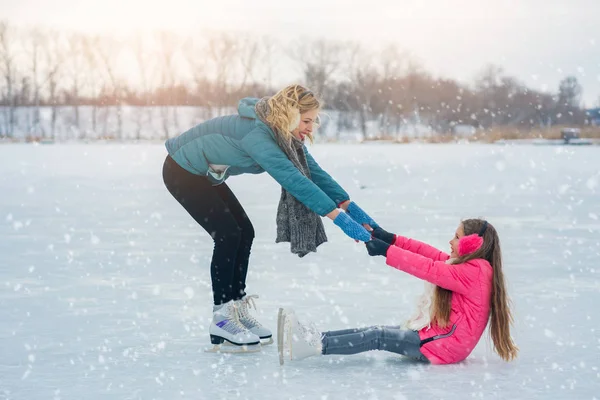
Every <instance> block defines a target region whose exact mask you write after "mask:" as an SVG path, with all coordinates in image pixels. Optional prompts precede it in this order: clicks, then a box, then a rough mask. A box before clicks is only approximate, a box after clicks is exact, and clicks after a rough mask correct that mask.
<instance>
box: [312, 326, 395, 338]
mask: <svg viewBox="0 0 600 400" xmlns="http://www.w3.org/2000/svg"><path fill="white" fill-rule="evenodd" d="M373 328H374V327H372V326H366V327H363V328H352V329H341V330H339V331H327V332H323V333H322V335H323V336H327V337H333V336H342V335H348V334H350V333H358V332H364V331H366V330H369V329H373ZM386 328H390V329H400V326H386Z"/></svg>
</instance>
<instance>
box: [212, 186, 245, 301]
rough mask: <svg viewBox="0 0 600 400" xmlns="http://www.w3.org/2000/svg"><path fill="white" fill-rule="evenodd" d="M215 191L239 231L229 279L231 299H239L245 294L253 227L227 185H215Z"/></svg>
mask: <svg viewBox="0 0 600 400" xmlns="http://www.w3.org/2000/svg"><path fill="white" fill-rule="evenodd" d="M215 188H216V190H217V193H218V194H219V196H220V197H221V199H222V200H223V202H224V203H225V204H226V205H227V208H228V211H229V213H230V214H231V215H232V216H233V218H234V219H235V221H236V222H237V225H238V227H239V228H240V229H241V232H240V244H239V246H238V251H237V253H236V255H235V264H234V267H233V279H232V281H231V286H232V289H231V294H232V296H233V300H239V299H241V298H242V297H244V296H245V295H246V291H245V290H246V276H247V274H248V262H249V260H250V250H251V248H252V241H253V240H254V227H253V226H252V222H250V218H248V215H247V214H246V211H244V208H243V207H242V205H241V204H240V202H239V201H238V199H237V198H236V197H235V195H234V194H233V192H232V191H231V189H229V186H227V185H226V184H224V183H223V184H221V185H219V186H215Z"/></svg>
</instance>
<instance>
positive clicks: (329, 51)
mask: <svg viewBox="0 0 600 400" xmlns="http://www.w3.org/2000/svg"><path fill="white" fill-rule="evenodd" d="M345 48H346V46H345V45H344V44H343V43H341V42H335V41H329V40H325V39H318V40H315V41H308V40H302V41H299V42H297V43H296V44H295V45H294V46H293V47H292V49H293V50H292V51H290V53H289V54H290V56H291V58H292V59H293V61H295V62H296V63H298V64H299V65H300V67H301V70H302V73H303V75H304V80H305V82H306V85H307V86H308V87H310V88H311V89H312V90H314V91H315V92H317V93H319V94H320V95H323V93H325V87H326V86H327V85H328V84H330V79H331V78H332V76H333V74H334V73H335V72H337V71H338V69H339V68H340V65H341V64H342V58H343V52H344V49H345Z"/></svg>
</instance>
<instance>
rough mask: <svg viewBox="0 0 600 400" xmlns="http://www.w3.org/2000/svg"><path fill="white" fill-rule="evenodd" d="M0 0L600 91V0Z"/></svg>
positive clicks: (30, 8)
mask: <svg viewBox="0 0 600 400" xmlns="http://www.w3.org/2000/svg"><path fill="white" fill-rule="evenodd" d="M350 4H351V2H350V1H349V0H304V1H294V2H291V1H289V0H212V1H207V0H162V1H153V0H101V1H100V0H0V19H5V20H7V21H9V22H11V23H13V24H15V25H24V26H32V25H37V24H41V25H44V26H47V27H55V28H67V29H70V30H81V31H87V32H89V31H94V32H121V33H128V32H131V31H134V30H139V29H144V30H147V29H154V28H157V29H169V30H177V31H180V32H183V33H189V32H197V31H198V30H199V29H202V28H204V29H214V30H224V31H229V32H240V34H243V33H244V32H248V33H252V34H270V35H273V36H281V37H282V38H284V39H290V38H294V37H302V36H315V37H324V38H330V39H341V40H359V41H362V42H364V43H367V44H381V43H383V42H396V43H398V44H399V45H400V46H401V47H402V48H404V49H406V50H408V51H410V52H411V53H412V54H413V55H414V56H415V57H416V58H417V59H418V60H420V62H421V63H422V65H423V66H424V67H425V69H426V70H428V71H430V72H432V73H433V74H434V75H436V76H444V77H449V78H454V79H458V80H462V81H469V82H470V81H471V80H472V79H473V77H474V76H475V75H476V74H477V73H478V72H479V71H481V70H482V68H483V67H484V66H485V65H486V64H489V63H493V64H496V65H499V66H502V67H504V69H505V70H506V72H507V73H509V74H511V75H513V76H515V77H517V78H518V79H519V80H520V81H522V82H524V83H526V84H527V85H528V86H530V87H533V88H535V89H544V88H545V89H546V90H551V91H556V88H557V87H558V82H559V80H560V79H561V78H562V77H564V76H566V75H575V76H576V77H577V78H578V80H579V81H580V83H581V84H582V85H583V88H584V92H583V100H584V102H585V103H586V105H587V106H595V105H597V103H598V101H599V100H600V0H545V1H543V0H520V1H518V0H506V1H498V0H493V1H492V0H410V1H408V0H369V1H366V2H361V3H355V4H356V5H350Z"/></svg>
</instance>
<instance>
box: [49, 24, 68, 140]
mask: <svg viewBox="0 0 600 400" xmlns="http://www.w3.org/2000/svg"><path fill="white" fill-rule="evenodd" d="M45 37H46V41H45V43H44V56H45V57H44V58H45V62H44V64H45V67H46V69H45V74H44V75H45V79H44V85H45V86H46V85H47V92H48V102H49V103H50V105H51V109H52V112H51V118H50V138H51V139H55V137H56V120H57V117H58V107H59V106H60V104H59V98H58V89H59V85H60V83H61V78H62V75H61V72H62V69H63V68H64V62H65V60H66V51H65V43H64V41H63V39H64V38H63V35H62V34H61V33H60V32H57V31H49V32H47V33H46V34H45Z"/></svg>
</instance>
